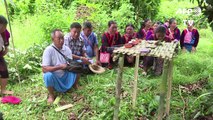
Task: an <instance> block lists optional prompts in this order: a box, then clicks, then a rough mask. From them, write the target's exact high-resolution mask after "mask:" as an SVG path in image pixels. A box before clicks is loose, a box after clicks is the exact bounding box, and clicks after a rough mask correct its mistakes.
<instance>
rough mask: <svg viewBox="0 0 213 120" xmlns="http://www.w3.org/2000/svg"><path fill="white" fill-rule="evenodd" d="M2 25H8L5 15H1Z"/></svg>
mask: <svg viewBox="0 0 213 120" xmlns="http://www.w3.org/2000/svg"><path fill="white" fill-rule="evenodd" d="M0 24H3V25H7V24H8V22H7V19H6V18H5V17H4V16H3V15H0Z"/></svg>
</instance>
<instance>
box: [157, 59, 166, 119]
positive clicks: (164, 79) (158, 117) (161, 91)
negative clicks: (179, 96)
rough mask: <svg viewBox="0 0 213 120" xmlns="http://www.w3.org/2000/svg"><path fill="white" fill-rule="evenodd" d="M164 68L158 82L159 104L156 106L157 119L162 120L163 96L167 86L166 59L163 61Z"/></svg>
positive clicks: (163, 109) (163, 110)
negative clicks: (160, 79)
mask: <svg viewBox="0 0 213 120" xmlns="http://www.w3.org/2000/svg"><path fill="white" fill-rule="evenodd" d="M163 68H164V70H163V76H162V77H163V78H162V82H161V84H160V104H159V108H158V116H157V120H162V119H163V115H164V112H165V106H164V105H165V96H166V90H167V89H166V87H167V77H168V60H165V61H164V67H163Z"/></svg>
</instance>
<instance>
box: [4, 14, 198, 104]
mask: <svg viewBox="0 0 213 120" xmlns="http://www.w3.org/2000/svg"><path fill="white" fill-rule="evenodd" d="M6 25H7V20H6V19H5V18H4V17H3V16H0V32H1V36H0V43H3V45H2V46H4V50H3V51H1V52H0V75H1V76H0V77H1V92H2V93H6V92H8V93H10V92H11V91H6V83H7V78H8V71H7V66H6V63H5V60H4V58H3V56H4V55H5V54H6V53H7V46H8V45H9V42H8V39H9V37H8V35H7V31H6ZM193 26H194V23H187V28H186V29H184V30H183V32H182V33H181V32H180V30H179V29H178V27H177V21H176V20H175V19H174V18H171V19H170V20H168V21H165V22H164V23H162V22H154V23H152V21H151V20H150V19H146V20H144V21H143V22H142V25H141V28H140V29H139V30H138V32H135V27H134V25H133V24H127V25H126V27H125V33H124V35H121V34H120V33H119V32H118V29H117V23H116V22H115V21H113V20H112V21H109V22H108V29H107V31H106V32H104V33H103V35H102V38H101V46H100V48H99V46H98V38H97V35H96V34H95V33H94V32H93V26H92V23H91V22H84V23H83V25H82V26H81V24H80V23H78V22H73V23H72V24H71V25H70V31H69V33H67V34H65V35H64V34H63V32H62V31H61V30H60V29H55V30H53V31H52V33H51V39H52V44H51V45H49V46H48V47H47V48H46V49H45V50H44V53H43V57H42V71H43V73H44V74H43V78H44V83H45V86H46V87H47V89H48V92H49V96H48V102H49V103H52V102H53V101H54V99H55V96H54V91H58V92H66V91H68V90H69V89H70V88H71V87H72V86H73V87H75V88H78V80H79V78H80V74H77V73H73V72H68V71H66V70H65V69H66V67H67V61H66V60H65V58H64V56H66V57H67V58H70V59H72V60H75V61H78V62H80V63H82V64H83V65H84V67H88V65H89V64H97V65H100V66H103V67H107V68H109V69H112V68H113V67H114V62H113V61H112V57H113V50H114V48H116V47H120V46H123V45H124V44H126V43H129V42H130V41H131V40H132V39H135V38H138V39H141V40H161V41H165V42H172V41H174V42H179V43H180V47H181V49H182V50H183V51H189V52H195V51H196V47H197V45H198V42H199V33H198V30H197V29H195V28H194V27H193ZM0 47H1V46H0ZM58 51H60V52H61V53H62V54H63V55H64V56H63V55H61V54H60V53H59V52H58ZM105 53H107V54H108V55H109V56H108V57H109V58H107V59H108V61H107V62H106V61H105V62H103V61H102V59H106V58H101V57H103V56H102V54H105ZM141 60H142V61H143V62H142V64H141V65H140V66H141V67H142V69H143V71H144V72H143V74H147V72H148V70H149V68H150V67H151V66H153V65H154V66H155V67H154V70H155V73H156V75H160V74H161V73H162V67H163V59H161V58H154V57H143V58H141ZM134 61H135V58H134V56H125V65H130V66H131V65H133V64H134Z"/></svg>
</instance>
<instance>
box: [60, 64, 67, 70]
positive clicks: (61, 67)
mask: <svg viewBox="0 0 213 120" xmlns="http://www.w3.org/2000/svg"><path fill="white" fill-rule="evenodd" d="M59 67H60V69H61V70H64V69H66V68H67V64H60V65H59Z"/></svg>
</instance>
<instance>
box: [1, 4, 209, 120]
mask: <svg viewBox="0 0 213 120" xmlns="http://www.w3.org/2000/svg"><path fill="white" fill-rule="evenodd" d="M166 4H168V3H167V2H166ZM0 6H1V2H0ZM184 6H185V5H184ZM176 7H177V6H176ZM2 11H3V12H2ZM0 12H1V13H4V10H3V9H2V7H0ZM164 13H166V12H164ZM38 19H39V18H37V17H35V16H30V17H27V19H26V20H25V21H24V22H22V23H21V22H20V21H14V22H13V24H12V28H13V33H14V42H15V47H16V48H18V49H20V50H22V51H25V50H26V48H28V47H30V46H32V45H33V44H34V43H40V42H42V41H40V40H42V38H43V36H42V35H43V34H42V30H41V28H40V26H37V25H36V21H37V20H38ZM199 31H200V35H201V39H200V43H199V45H198V48H197V50H198V51H197V52H196V53H195V54H179V55H178V56H177V57H176V58H175V60H174V73H173V88H172V97H171V114H170V118H171V120H180V119H182V116H183V111H182V110H183V108H184V103H183V101H182V98H181V97H183V98H184V99H185V100H186V101H187V102H186V109H185V113H184V114H185V117H186V119H192V118H193V117H194V116H195V115H196V114H197V113H199V112H200V113H201V114H204V113H206V114H207V112H205V111H204V110H203V108H204V107H206V106H204V105H203V104H204V103H203V102H205V100H209V101H211V98H210V97H209V96H204V97H201V98H200V99H198V100H197V101H195V100H196V99H197V98H198V97H199V96H200V95H203V94H205V93H208V92H210V91H211V90H212V89H213V77H212V76H213V61H212V58H213V35H212V31H210V29H202V30H199ZM26 52H29V51H26ZM37 52H38V51H37ZM33 57H35V56H33ZM33 57H32V58H33ZM37 57H38V56H37ZM140 73H141V69H140V70H139V80H138V96H137V104H136V109H132V108H131V95H132V88H133V79H134V68H125V69H124V75H123V82H122V85H123V86H122V91H123V92H122V100H121V109H120V114H119V116H120V119H121V120H127V119H128V120H133V119H135V117H140V116H146V117H148V118H149V119H155V118H156V116H151V115H150V112H151V111H154V112H155V110H157V109H158V102H159V88H158V86H159V84H160V82H161V77H155V76H153V75H152V74H151V75H148V76H146V77H144V76H142V75H141V74H140ZM116 75H117V71H116V69H115V70H111V71H109V70H107V71H106V72H105V73H104V74H101V75H87V76H85V75H84V76H82V77H81V79H80V86H81V87H82V88H81V89H79V90H75V89H71V90H70V91H69V92H67V93H57V94H56V95H58V96H62V99H61V101H60V102H61V104H69V103H71V104H73V105H74V107H73V108H70V109H67V110H65V111H61V112H55V110H54V109H55V108H57V107H58V106H60V105H48V104H47V102H46V101H47V89H46V88H45V87H44V83H43V79H42V73H41V70H40V74H34V75H31V76H30V79H25V80H22V81H21V82H20V83H18V82H17V81H18V80H17V79H12V78H14V77H11V78H10V80H9V85H8V89H10V90H13V91H15V96H18V97H20V98H21V99H22V103H21V104H19V105H9V104H1V103H0V111H1V112H3V113H4V117H5V119H6V120H11V119H15V120H28V119H30V120H37V119H38V120H40V119H47V120H52V119H62V120H67V118H68V116H69V114H70V113H75V114H76V115H77V116H78V115H79V114H80V113H82V111H83V109H86V108H88V111H87V112H86V113H84V114H83V116H82V117H81V119H82V120H88V119H91V120H102V119H103V120H111V119H112V116H113V108H114V104H115V83H116ZM26 78H29V77H26ZM203 78H208V83H207V84H206V85H205V86H204V87H203V88H202V89H201V90H197V91H195V92H192V93H184V92H180V90H179V85H186V84H190V83H194V82H197V81H198V80H199V79H203ZM80 98H82V99H80ZM209 109H211V108H209Z"/></svg>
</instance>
